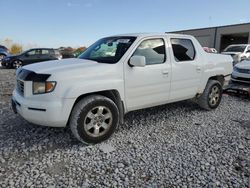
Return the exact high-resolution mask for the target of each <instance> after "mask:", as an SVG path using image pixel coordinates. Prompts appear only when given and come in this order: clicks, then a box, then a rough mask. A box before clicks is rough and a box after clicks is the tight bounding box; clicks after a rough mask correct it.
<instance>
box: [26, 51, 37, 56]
mask: <svg viewBox="0 0 250 188" xmlns="http://www.w3.org/2000/svg"><path fill="white" fill-rule="evenodd" d="M27 54H28V55H29V56H30V55H35V54H36V50H31V51H29V52H27Z"/></svg>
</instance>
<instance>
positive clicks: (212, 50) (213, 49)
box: [203, 47, 217, 53]
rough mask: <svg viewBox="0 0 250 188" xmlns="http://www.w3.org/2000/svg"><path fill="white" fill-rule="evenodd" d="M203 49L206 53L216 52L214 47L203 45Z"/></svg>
mask: <svg viewBox="0 0 250 188" xmlns="http://www.w3.org/2000/svg"><path fill="white" fill-rule="evenodd" d="M203 49H204V50H205V52H207V53H217V50H216V49H215V48H209V47H203Z"/></svg>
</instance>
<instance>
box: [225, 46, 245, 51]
mask: <svg viewBox="0 0 250 188" xmlns="http://www.w3.org/2000/svg"><path fill="white" fill-rule="evenodd" d="M245 48H246V46H229V47H227V48H226V49H225V50H224V52H244V50H245Z"/></svg>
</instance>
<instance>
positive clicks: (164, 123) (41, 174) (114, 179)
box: [0, 70, 250, 187]
mask: <svg viewBox="0 0 250 188" xmlns="http://www.w3.org/2000/svg"><path fill="white" fill-rule="evenodd" d="M0 71H3V70H0ZM0 74H1V72H0ZM9 101H10V96H8V95H0V187H175V186H180V187H250V101H249V100H247V99H240V98H236V97H231V96H227V95H225V96H224V97H223V100H222V103H221V105H220V107H219V108H217V109H216V110H214V111H209V112H207V111H204V110H201V109H200V108H199V107H198V106H197V105H196V104H193V103H192V102H190V101H184V102H179V103H174V104H168V105H164V106H160V107H156V108H150V109H146V110H140V111H136V112H131V113H129V114H127V115H126V118H125V124H124V125H122V126H120V127H119V130H118V131H117V132H116V133H115V134H114V135H113V136H112V138H111V139H109V140H107V141H106V142H104V143H102V144H97V145H93V146H85V145H83V144H81V143H79V142H78V141H77V140H76V139H75V138H74V137H73V136H72V134H71V133H70V129H68V128H48V127H41V126H36V125H32V124H29V123H27V122H26V121H25V120H23V119H22V118H21V117H20V116H18V115H15V114H14V113H12V111H11V109H10V103H9Z"/></svg>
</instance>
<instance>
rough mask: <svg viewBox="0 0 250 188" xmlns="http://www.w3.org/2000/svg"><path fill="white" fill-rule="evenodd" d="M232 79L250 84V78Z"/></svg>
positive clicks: (233, 77) (235, 77) (234, 77)
mask: <svg viewBox="0 0 250 188" xmlns="http://www.w3.org/2000/svg"><path fill="white" fill-rule="evenodd" d="M232 79H234V80H236V81H239V82H240V81H244V82H250V78H243V77H237V76H232Z"/></svg>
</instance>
